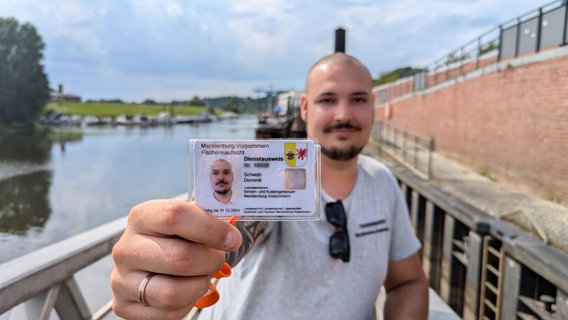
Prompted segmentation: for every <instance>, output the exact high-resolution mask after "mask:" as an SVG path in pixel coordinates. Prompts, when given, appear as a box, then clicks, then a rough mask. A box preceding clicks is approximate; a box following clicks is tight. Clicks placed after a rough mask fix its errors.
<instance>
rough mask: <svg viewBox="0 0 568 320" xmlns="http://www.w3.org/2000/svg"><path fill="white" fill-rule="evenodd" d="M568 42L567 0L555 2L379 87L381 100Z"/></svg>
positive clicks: (498, 27) (504, 24)
mask: <svg viewBox="0 0 568 320" xmlns="http://www.w3.org/2000/svg"><path fill="white" fill-rule="evenodd" d="M566 44H568V1H564V0H559V1H558V0H557V1H553V2H550V3H548V4H545V5H543V6H541V7H539V8H537V9H535V10H532V11H530V12H527V13H525V14H523V15H521V16H518V17H516V18H514V19H511V20H509V21H506V22H504V23H502V24H500V25H499V26H497V27H495V28H492V29H490V30H488V31H486V32H484V33H483V34H481V35H479V36H478V37H476V38H475V39H473V40H471V41H469V42H467V43H465V44H464V45H462V46H460V47H459V48H457V49H455V50H453V51H451V52H450V53H449V54H447V55H444V56H443V57H441V58H439V59H436V60H435V61H434V62H432V63H430V64H428V65H426V66H425V67H424V68H423V71H422V72H419V73H416V74H415V75H413V76H412V77H408V78H404V79H400V80H399V81H397V82H396V83H387V84H384V85H381V86H379V87H378V91H379V95H378V97H379V102H380V103H386V102H387V101H390V100H392V99H396V98H398V97H401V96H404V95H406V94H409V93H412V92H417V91H422V90H425V89H427V88H429V87H432V86H435V85H437V84H440V83H443V82H446V81H450V80H453V79H456V78H459V77H463V76H465V75H466V74H468V73H471V72H473V71H476V70H479V69H481V68H484V67H486V66H489V65H492V64H495V63H498V62H501V61H504V60H506V59H509V58H515V57H519V56H522V55H525V54H529V53H537V52H540V51H542V50H543V49H546V48H551V47H558V46H564V45H566ZM408 84H410V85H408Z"/></svg>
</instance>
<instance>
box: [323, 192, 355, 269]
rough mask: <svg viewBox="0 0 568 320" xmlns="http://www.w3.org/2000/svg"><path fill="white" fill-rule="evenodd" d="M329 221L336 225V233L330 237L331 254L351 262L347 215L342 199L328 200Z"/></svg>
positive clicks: (326, 208) (326, 211)
mask: <svg viewBox="0 0 568 320" xmlns="http://www.w3.org/2000/svg"><path fill="white" fill-rule="evenodd" d="M325 215H326V216H327V221H329V223H331V224H332V225H334V226H335V233H334V234H332V235H331V236H330V237H329V254H330V255H331V256H332V257H333V258H336V259H341V260H343V262H349V255H350V250H349V234H348V233H347V216H346V215H345V209H344V208H343V204H342V203H341V200H338V201H336V202H328V203H327V204H326V205H325Z"/></svg>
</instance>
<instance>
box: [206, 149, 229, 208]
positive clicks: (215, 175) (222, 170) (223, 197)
mask: <svg viewBox="0 0 568 320" xmlns="http://www.w3.org/2000/svg"><path fill="white" fill-rule="evenodd" d="M209 178H210V180H211V187H212V188H213V197H214V198H215V200H217V201H218V202H220V203H223V204H229V202H230V201H231V196H232V195H233V190H231V188H232V185H233V167H232V166H231V163H229V161H227V160H223V159H218V160H215V162H213V164H212V165H211V173H210V175H209Z"/></svg>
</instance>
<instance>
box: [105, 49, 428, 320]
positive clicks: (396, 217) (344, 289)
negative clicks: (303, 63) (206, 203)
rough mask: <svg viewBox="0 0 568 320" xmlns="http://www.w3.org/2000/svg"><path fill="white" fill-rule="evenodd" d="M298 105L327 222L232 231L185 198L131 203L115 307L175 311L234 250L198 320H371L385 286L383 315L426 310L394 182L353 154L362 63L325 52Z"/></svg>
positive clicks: (359, 141)
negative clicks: (317, 158) (214, 298)
mask: <svg viewBox="0 0 568 320" xmlns="http://www.w3.org/2000/svg"><path fill="white" fill-rule="evenodd" d="M301 114H302V118H303V119H304V120H306V124H307V133H308V137H310V138H315V139H318V142H319V143H320V145H321V150H322V161H321V186H322V196H321V202H322V215H325V217H326V218H327V219H325V218H322V219H320V220H319V221H315V222H314V221H312V222H299V221H296V222H278V223H273V224H268V223H266V222H243V223H241V224H237V227H238V230H239V231H240V232H238V231H237V229H234V228H233V227H232V226H230V225H228V224H227V223H225V222H222V221H219V220H217V219H215V218H213V217H211V216H208V215H207V214H206V213H204V212H203V211H202V210H200V209H199V208H197V207H196V206H195V205H194V204H192V203H186V202H181V201H174V200H162V201H152V202H148V203H144V204H141V205H139V206H137V207H135V208H133V209H132V211H131V213H130V217H129V224H128V226H127V228H126V230H125V233H124V236H123V237H122V239H121V240H120V241H119V242H118V243H117V245H116V246H115V248H114V250H113V256H114V259H115V261H116V267H115V269H114V271H113V274H112V276H111V283H112V286H113V290H114V302H113V308H114V310H115V312H116V313H117V314H118V315H119V316H123V317H127V318H130V317H131V318H136V317H145V318H147V319H166V318H171V319H176V318H180V317H181V316H182V315H183V314H185V313H186V312H188V311H189V309H190V308H191V306H193V304H194V303H195V301H196V300H197V299H198V298H199V297H200V296H201V295H202V294H203V293H205V292H206V291H207V288H208V287H209V276H208V274H210V273H212V272H215V271H217V270H219V268H221V266H222V264H223V262H224V261H225V256H224V254H225V252H232V253H231V254H229V255H227V257H226V259H227V261H228V262H229V263H230V264H231V265H233V266H234V265H236V267H235V268H234V269H233V273H234V274H233V275H232V276H231V277H229V278H227V279H222V280H221V281H220V283H219V291H220V294H221V300H220V301H219V302H218V303H217V304H216V305H215V306H213V307H211V308H206V309H203V310H202V313H201V314H200V318H205V319H207V318H213V319H369V318H370V317H371V315H372V313H373V309H374V305H375V300H376V299H377V295H378V294H379V291H380V287H381V285H384V287H385V289H386V292H387V297H386V302H385V307H384V315H385V318H386V319H413V320H414V319H426V317H427V309H428V283H427V280H426V277H425V275H424V273H423V271H422V268H421V265H420V261H419V257H418V253H417V252H418V249H419V247H420V245H419V243H418V240H417V239H416V237H415V236H414V234H413V232H412V228H411V225H410V223H409V217H408V212H407V209H406V205H405V203H404V200H403V198H402V195H401V193H400V190H399V189H398V185H397V183H396V181H395V179H394V178H393V176H392V175H391V174H390V173H389V172H388V170H387V169H386V167H385V166H384V165H382V164H380V163H379V162H377V161H376V160H373V159H371V158H369V157H367V156H363V155H359V153H360V152H361V150H362V149H363V147H364V146H365V144H366V142H367V139H368V137H369V134H370V131H371V126H372V121H373V102H372V81H371V76H370V73H369V71H368V70H367V68H366V67H365V66H364V65H363V64H362V63H361V62H359V61H358V60H356V59H355V58H353V57H351V56H348V55H345V54H342V53H337V54H333V55H331V56H328V57H325V58H323V59H322V60H320V61H319V62H318V63H316V64H315V66H314V67H313V68H312V69H311V70H310V72H309V74H308V77H307V81H306V94H305V96H304V97H303V98H302V100H301ZM245 255H246V257H245V258H244V259H243V256H245ZM153 274H156V275H155V276H153V277H151V281H148V278H149V277H148V275H153Z"/></svg>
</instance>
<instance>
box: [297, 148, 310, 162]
mask: <svg viewBox="0 0 568 320" xmlns="http://www.w3.org/2000/svg"><path fill="white" fill-rule="evenodd" d="M296 151H297V153H298V155H297V157H298V160H304V159H305V158H306V155H307V154H308V149H306V148H300V149H298V150H296Z"/></svg>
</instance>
